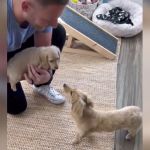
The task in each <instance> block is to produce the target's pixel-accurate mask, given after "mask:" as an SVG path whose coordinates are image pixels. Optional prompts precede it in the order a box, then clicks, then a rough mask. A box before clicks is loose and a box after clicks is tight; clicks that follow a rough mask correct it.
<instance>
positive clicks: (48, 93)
mask: <svg viewBox="0 0 150 150" xmlns="http://www.w3.org/2000/svg"><path fill="white" fill-rule="evenodd" d="M33 90H34V91H35V92H37V93H39V94H41V95H44V96H45V97H46V98H47V99H48V100H49V101H50V102H51V103H53V104H56V105H58V104H62V103H64V102H65V98H64V97H63V96H62V95H61V94H60V93H59V92H57V91H56V90H55V89H54V88H53V87H51V86H50V85H42V86H40V87H36V86H34V85H33Z"/></svg>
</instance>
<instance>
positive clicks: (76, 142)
mask: <svg viewBox="0 0 150 150" xmlns="http://www.w3.org/2000/svg"><path fill="white" fill-rule="evenodd" d="M79 143H80V140H78V139H75V140H74V141H73V142H72V145H76V144H79Z"/></svg>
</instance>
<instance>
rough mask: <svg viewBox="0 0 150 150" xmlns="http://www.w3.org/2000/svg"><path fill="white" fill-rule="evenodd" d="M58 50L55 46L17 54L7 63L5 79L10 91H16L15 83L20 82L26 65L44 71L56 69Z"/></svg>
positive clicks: (33, 48) (26, 50) (28, 49)
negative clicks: (7, 81) (6, 78)
mask: <svg viewBox="0 0 150 150" xmlns="http://www.w3.org/2000/svg"><path fill="white" fill-rule="evenodd" d="M59 61H60V50H59V48H57V47H56V46H48V47H31V48H27V49H25V50H23V51H21V52H19V53H17V54H16V55H15V56H14V57H13V58H11V59H10V60H9V61H8V65H7V77H8V80H9V83H10V85H11V89H12V90H13V91H16V83H17V82H19V81H21V79H22V77H23V74H24V73H26V72H27V65H28V64H30V65H33V66H37V67H39V68H43V69H46V70H49V69H53V70H55V69H58V65H59Z"/></svg>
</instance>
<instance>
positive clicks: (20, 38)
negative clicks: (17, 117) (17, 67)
mask: <svg viewBox="0 0 150 150" xmlns="http://www.w3.org/2000/svg"><path fill="white" fill-rule="evenodd" d="M67 3H68V0H7V28H8V53H7V58H8V60H9V59H10V58H11V57H13V56H14V55H15V54H16V53H17V52H20V51H22V50H23V49H25V48H27V47H32V46H36V47H38V46H49V45H51V44H52V45H56V46H58V47H59V48H60V50H61V51H62V48H63V46H64V43H65V39H66V32H65V29H64V28H63V27H62V26H61V25H60V24H58V23H57V19H58V17H59V16H60V15H61V13H62V11H63V10H64V8H65V6H66V4H67ZM27 61H28V60H27ZM50 72H52V73H50ZM54 73H55V70H52V71H47V70H43V69H39V68H37V67H36V66H32V65H30V64H29V66H28V72H27V73H26V74H25V75H24V79H26V80H27V82H28V83H30V84H33V89H34V91H36V92H38V93H40V94H42V95H44V96H45V97H46V98H47V99H48V100H49V101H50V102H51V103H53V104H61V103H64V101H65V99H64V97H63V96H62V95H61V94H60V93H58V92H57V91H56V90H55V89H54V88H53V87H51V86H50V85H49V84H50V83H51V81H52V77H53V74H54ZM26 107H27V101H26V98H25V94H24V92H23V90H22V86H21V84H20V82H19V83H17V91H16V92H14V91H12V90H11V88H10V84H9V83H8V84H7V112H8V113H10V114H19V113H21V112H23V111H24V110H26Z"/></svg>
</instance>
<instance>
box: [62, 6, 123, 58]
mask: <svg viewBox="0 0 150 150" xmlns="http://www.w3.org/2000/svg"><path fill="white" fill-rule="evenodd" d="M61 19H62V21H63V22H61V23H62V24H63V25H64V27H65V28H66V30H67V32H68V33H69V35H71V36H72V37H75V38H76V39H79V40H80V41H82V42H84V44H86V45H87V46H89V47H91V48H92V49H93V50H95V51H97V52H98V53H100V54H101V55H103V56H104V57H106V58H110V59H114V58H115V56H116V52H117V50H118V48H119V46H118V45H120V44H119V43H120V39H119V38H117V37H115V36H113V35H112V34H110V33H109V32H107V31H106V30H104V29H102V28H100V27H98V26H97V25H95V24H94V23H93V22H92V21H90V20H89V19H87V18H86V17H84V16H83V15H81V14H79V13H78V12H77V11H75V10H74V9H72V8H71V7H69V6H67V7H66V9H65V10H64V12H63V14H62V16H61Z"/></svg>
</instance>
